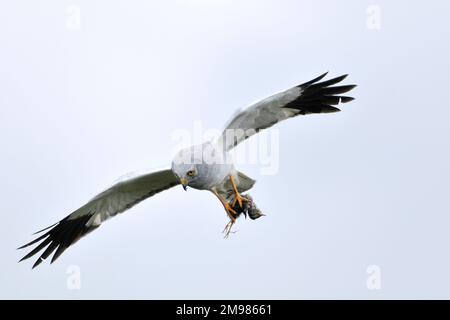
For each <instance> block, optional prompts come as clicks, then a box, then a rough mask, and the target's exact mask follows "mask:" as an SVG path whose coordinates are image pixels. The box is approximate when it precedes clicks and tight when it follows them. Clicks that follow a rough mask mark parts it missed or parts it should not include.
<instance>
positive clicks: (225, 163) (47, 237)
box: [19, 73, 355, 268]
mask: <svg viewBox="0 0 450 320" xmlns="http://www.w3.org/2000/svg"><path fill="white" fill-rule="evenodd" d="M326 75H327V73H325V74H323V75H321V76H319V77H317V78H315V79H313V80H311V81H308V82H306V83H303V84H301V85H298V86H295V87H293V88H290V89H288V90H286V91H283V92H280V93H277V94H275V95H273V96H271V97H268V98H266V99H264V100H261V101H259V102H257V103H255V104H253V105H251V106H249V107H248V108H246V109H243V110H242V111H240V112H238V113H236V115H235V116H234V117H233V118H232V119H231V121H230V122H229V123H228V125H227V126H226V128H225V130H224V131H223V132H222V134H221V136H220V137H219V138H217V139H214V140H213V141H208V142H206V143H203V144H201V145H196V146H192V147H189V148H186V149H183V150H181V151H179V152H178V154H176V156H175V158H174V160H173V162H172V166H171V167H170V168H167V169H164V170H159V171H153V172H147V173H143V174H139V175H137V176H133V177H128V178H127V179H125V180H122V181H120V182H117V183H116V184H115V185H113V186H112V187H110V188H109V189H107V190H105V191H103V192H101V193H100V194H98V195H97V196H95V197H94V198H93V199H91V200H90V201H89V202H88V203H86V204H85V205H83V206H82V207H80V208H79V209H77V210H75V211H74V212H72V213H71V214H70V215H68V216H67V217H65V218H64V219H62V220H61V221H59V222H57V223H56V224H54V225H51V226H50V227H47V228H45V229H43V230H41V231H38V232H37V233H36V234H39V233H42V234H41V235H40V236H39V237H37V238H36V239H34V240H33V241H31V242H30V243H27V244H26V245H24V246H22V247H20V248H19V249H23V248H26V247H29V246H31V245H35V244H37V246H36V247H35V248H34V249H33V250H31V251H30V252H29V253H28V254H27V255H25V256H24V257H23V258H22V259H21V260H20V261H22V260H25V259H28V258H30V257H32V256H34V255H35V254H37V253H38V252H40V251H42V250H44V251H43V252H42V254H41V255H40V256H39V258H38V259H37V261H36V262H35V263H34V265H33V268H35V267H36V266H38V265H39V264H40V263H41V262H42V261H44V260H45V259H47V258H48V257H49V256H50V255H51V254H52V253H54V254H53V256H52V259H51V263H53V262H54V261H55V260H56V259H57V258H58V257H59V256H60V255H61V254H62V253H63V252H64V251H65V250H66V249H67V248H68V247H69V246H71V245H72V244H74V243H75V242H76V241H77V240H79V239H80V238H81V237H83V236H85V235H86V234H88V233H89V232H91V231H93V230H94V229H96V228H98V227H99V226H100V225H101V224H102V223H103V222H104V221H106V220H107V219H109V218H111V217H114V216H115V215H117V214H119V213H122V212H124V211H126V210H128V209H130V208H131V207H133V206H134V205H136V204H138V203H139V202H141V201H143V200H145V199H147V198H150V197H152V196H154V195H155V194H157V193H159V192H162V191H164V190H167V189H170V188H172V187H175V186H177V185H182V187H183V188H184V189H185V190H186V189H187V187H191V188H194V189H198V190H207V191H210V192H212V193H213V194H214V195H215V196H216V197H217V198H218V199H219V201H220V202H221V204H222V205H223V207H224V209H225V212H226V214H227V216H228V218H229V219H230V220H229V222H228V224H227V225H226V227H225V230H224V232H225V233H226V236H228V234H229V233H230V231H231V228H232V226H233V225H234V223H235V222H236V218H237V217H238V216H239V214H240V213H242V212H243V210H244V209H245V208H247V209H248V207H249V203H248V202H251V198H250V197H245V196H243V195H242V193H243V192H246V191H248V190H249V189H251V188H252V187H253V185H254V184H255V180H253V179H251V178H249V177H248V176H246V175H245V174H243V173H242V172H239V171H238V170H236V168H235V166H234V165H233V161H232V159H231V157H230V154H229V152H230V151H231V150H232V149H233V148H234V147H235V146H236V145H238V144H239V143H240V142H242V141H244V140H246V139H247V138H249V137H250V136H252V135H254V134H257V133H258V132H259V131H261V130H263V129H266V128H269V127H271V126H273V125H275V124H276V123H278V122H280V121H283V120H286V119H289V118H293V117H296V116H299V115H308V114H314V113H332V112H338V111H340V109H338V108H337V106H338V105H339V104H341V103H347V102H350V101H352V100H353V98H352V97H348V96H345V95H343V94H345V93H347V92H348V91H350V90H352V89H353V88H354V87H355V85H337V84H339V83H340V82H341V81H342V80H344V79H345V78H346V77H347V75H343V76H340V77H337V78H334V79H331V80H327V81H322V82H320V81H321V80H322V79H323V78H324V77H325V76H326ZM250 205H251V203H250Z"/></svg>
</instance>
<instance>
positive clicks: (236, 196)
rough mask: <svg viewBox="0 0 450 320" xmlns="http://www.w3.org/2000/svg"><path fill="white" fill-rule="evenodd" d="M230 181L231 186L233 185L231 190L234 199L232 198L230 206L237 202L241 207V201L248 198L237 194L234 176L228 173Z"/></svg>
mask: <svg viewBox="0 0 450 320" xmlns="http://www.w3.org/2000/svg"><path fill="white" fill-rule="evenodd" d="M230 182H231V186H232V187H233V191H234V200H233V204H232V206H233V207H234V206H235V205H236V202H237V203H239V207H240V208H241V209H242V208H243V207H244V206H243V202H244V201H248V200H247V199H245V198H244V197H242V196H241V195H240V194H239V192H238V189H237V186H236V183H235V182H234V178H233V176H232V175H230Z"/></svg>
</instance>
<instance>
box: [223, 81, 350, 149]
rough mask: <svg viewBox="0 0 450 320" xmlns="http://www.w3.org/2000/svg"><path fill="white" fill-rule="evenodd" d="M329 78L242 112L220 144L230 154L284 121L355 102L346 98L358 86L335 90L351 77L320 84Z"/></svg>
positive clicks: (304, 85) (298, 87)
mask: <svg viewBox="0 0 450 320" xmlns="http://www.w3.org/2000/svg"><path fill="white" fill-rule="evenodd" d="M326 75H327V73H325V74H323V75H321V76H320V77H317V78H316V79H313V80H311V81H309V82H306V83H303V84H301V85H299V86H296V87H293V88H291V89H288V90H286V91H283V92H280V93H277V94H275V95H273V96H271V97H269V98H266V99H264V100H262V101H259V102H257V103H255V104H254V105H252V106H250V107H248V108H247V109H244V110H242V111H240V112H238V113H237V114H236V115H235V116H234V117H233V118H232V120H231V121H230V122H229V124H228V125H227V127H226V128H225V130H224V132H223V133H222V135H221V136H220V138H219V141H218V143H219V144H220V145H222V146H223V147H224V148H225V149H226V150H227V151H228V150H230V149H232V148H234V147H235V146H236V145H238V144H239V143H240V142H242V141H244V140H245V139H247V138H248V137H250V136H252V135H254V134H256V133H258V132H259V131H261V130H263V129H266V128H268V127H271V126H273V125H274V124H276V123H278V122H280V121H283V120H286V119H289V118H292V117H295V116H298V115H306V114H311V113H331V112H337V111H340V109H338V108H337V107H336V106H337V105H339V104H340V103H346V102H350V101H352V100H353V98H351V97H347V96H343V95H342V94H344V93H346V92H348V91H350V90H352V89H353V88H354V87H356V86H355V85H345V86H333V85H335V84H337V83H339V82H341V81H342V80H344V79H345V78H346V77H347V75H343V76H340V77H337V78H334V79H331V80H328V81H323V82H319V81H320V80H322V79H323V78H324V77H325V76H326Z"/></svg>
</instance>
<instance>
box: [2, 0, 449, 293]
mask: <svg viewBox="0 0 450 320" xmlns="http://www.w3.org/2000/svg"><path fill="white" fill-rule="evenodd" d="M449 12H450V3H449V2H448V1H443V0H441V1H437V0H436V1H414V2H412V1H400V0H396V1H381V0H380V1H360V0H358V1H356V0H352V1H350V0H349V1H345V3H344V2H343V1H324V0H323V1H283V0H282V1H278V0H277V1H275V0H273V1H261V0H259V1H256V0H253V1H249V0H246V1H237V0H235V1H232V0H208V1H207V0H179V1H153V2H151V1H143V0H142V1H136V0H135V1H107V0H101V1H100V0H94V1H91V0H89V1H87V0H84V1H81V0H75V1H70V2H69V1H57V0H54V1H39V2H38V1H32V0H28V1H3V2H2V4H1V6H0V40H1V47H0V85H1V89H0V147H1V151H0V152H1V157H0V168H1V170H0V172H1V173H0V177H1V182H0V194H1V201H0V215H1V218H2V233H1V236H0V237H1V242H0V252H1V256H2V257H1V265H0V298H59V299H81V298H125V299H131V298H146V299H156V298H159V299H165V298H166V299H167V298H210V299H215V298H225V299H240V298H254V299H259V298H268V299H277V298H290V299H291V298H292V299H294V298H295V299H300V298H302V299H303V298H325V299H328V298H339V299H342V298H344V299H345V298H369V299H380V298H449V297H450V274H449V272H448V271H449V269H450V258H449V245H450V232H449V230H450V204H449V200H448V196H449V190H450V182H449V181H450V151H449V150H450V148H449V147H450V141H449V136H450V129H449V117H450V105H449V98H448V88H447V86H448V77H449V76H450V75H449V71H450V68H449V67H450V65H449V59H448V57H449V56H450V50H449V43H448V39H449V36H450V34H449V33H450V20H449V19H448V13H449ZM325 71H330V76H338V75H341V74H343V73H349V74H350V76H349V78H348V80H346V82H347V83H349V84H350V83H355V84H358V88H357V89H355V90H354V91H353V92H352V93H353V96H354V97H355V98H356V100H355V101H354V102H352V103H350V104H348V105H345V106H343V112H341V113H338V114H328V115H317V116H310V117H303V118H296V119H293V120H290V121H287V122H284V123H282V124H280V125H278V126H277V128H276V130H277V131H276V133H277V134H278V135H279V145H278V153H277V156H279V168H278V170H277V172H276V174H271V175H267V174H263V173H262V172H261V170H260V166H258V165H257V164H245V163H243V164H241V165H239V169H240V170H242V171H244V172H246V173H247V174H248V175H250V176H251V177H253V178H255V179H256V180H258V182H257V184H256V185H255V187H254V189H253V190H251V192H250V194H251V195H252V196H253V198H254V199H255V201H256V203H257V205H258V206H259V207H260V208H261V210H262V211H263V212H264V213H266V214H267V216H266V217H263V218H261V219H259V220H257V221H251V220H245V219H239V220H238V223H237V226H236V230H238V232H237V233H236V234H233V235H232V236H231V237H230V238H229V239H228V240H224V239H223V235H222V234H221V231H222V229H223V227H224V225H225V224H226V223H227V218H226V214H225V212H224V211H223V208H222V207H221V205H220V203H219V202H218V201H217V199H216V198H215V197H214V196H213V195H212V194H210V193H208V192H200V191H196V190H193V189H190V190H188V192H187V193H186V192H184V191H183V190H182V188H181V187H179V188H175V189H172V190H170V191H168V192H165V193H162V194H160V195H158V196H156V197H154V198H152V199H149V200H147V201H145V202H143V203H141V204H140V205H138V206H137V207H135V208H133V209H132V210H130V211H128V212H126V213H124V214H122V215H120V216H118V217H116V218H115V219H112V220H110V221H108V222H106V223H105V224H104V225H102V226H101V228H99V229H98V230H96V231H95V232H93V233H92V234H90V235H89V236H87V237H86V238H83V239H82V240H80V242H78V243H77V244H76V245H75V246H73V247H71V248H70V249H68V250H67V251H66V252H65V253H64V255H62V256H61V258H60V259H59V260H58V261H57V262H56V263H54V264H53V265H49V264H48V263H43V264H42V265H41V266H40V267H39V268H37V269H35V270H33V271H31V266H32V261H26V262H23V263H20V264H18V263H17V261H18V260H19V259H20V258H21V256H22V255H24V254H25V252H22V251H21V252H18V251H16V250H15V248H17V247H18V246H19V245H21V244H23V243H25V242H28V241H29V240H31V239H32V237H31V234H32V233H33V232H34V231H37V230H39V229H41V228H43V227H46V226H48V225H50V224H52V223H54V222H56V221H58V220H60V219H61V218H63V217H65V216H66V215H67V214H69V213H70V212H72V211H73V210H74V209H77V208H78V207H79V206H81V205H82V204H84V203H85V202H86V201H87V200H89V199H90V198H91V197H92V196H94V195H95V194H96V193H97V192H99V191H101V190H102V189H103V188H104V187H105V186H108V185H110V184H111V183H112V182H113V181H115V180H116V179H117V178H118V177H120V176H122V175H123V174H126V173H127V172H130V171H134V170H139V169H145V168H152V167H160V166H165V165H169V164H170V161H171V156H172V154H173V151H174V146H175V145H176V141H174V139H173V134H174V132H176V131H177V130H183V129H184V130H189V131H193V129H194V124H195V123H201V124H202V125H203V126H204V127H205V128H221V127H223V125H224V124H225V123H226V121H227V120H228V119H229V117H230V116H231V115H232V114H233V113H234V112H235V110H236V109H238V108H240V107H244V106H246V105H248V104H250V103H252V102H254V101H257V100H258V99H261V98H264V97H267V96H269V95H271V94H273V93H275V92H278V91H281V90H284V89H287V88H289V87H291V86H293V85H297V84H299V83H302V82H305V81H308V80H310V79H311V78H313V77H315V76H318V75H319V74H321V73H323V72H325ZM255 141H256V140H249V141H248V142H247V143H245V144H243V145H242V146H240V147H239V148H240V149H242V148H246V147H247V146H248V145H251V144H252V143H254V142H255ZM73 277H76V278H73Z"/></svg>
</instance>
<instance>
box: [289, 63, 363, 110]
mask: <svg viewBox="0 0 450 320" xmlns="http://www.w3.org/2000/svg"><path fill="white" fill-rule="evenodd" d="M326 75H328V72H326V73H323V74H322V75H320V76H319V77H317V78H315V79H313V80H310V81H308V82H305V83H303V84H301V85H299V86H298V88H300V89H301V92H300V94H299V96H298V98H297V99H295V100H294V101H291V102H290V103H288V104H286V105H285V106H283V108H289V109H296V110H298V111H299V114H302V115H305V114H311V113H332V112H339V111H341V110H340V109H338V108H337V107H336V106H338V105H339V104H341V103H348V102H350V101H353V100H354V99H355V98H353V97H348V96H344V95H342V94H344V93H346V92H349V91H351V90H353V89H354V88H356V85H354V84H351V85H337V86H336V84H340V83H341V82H342V81H343V80H344V79H346V78H347V77H348V74H343V75H341V76H338V77H335V78H332V79H330V80H325V81H321V80H322V79H323V78H325V76H326Z"/></svg>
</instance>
